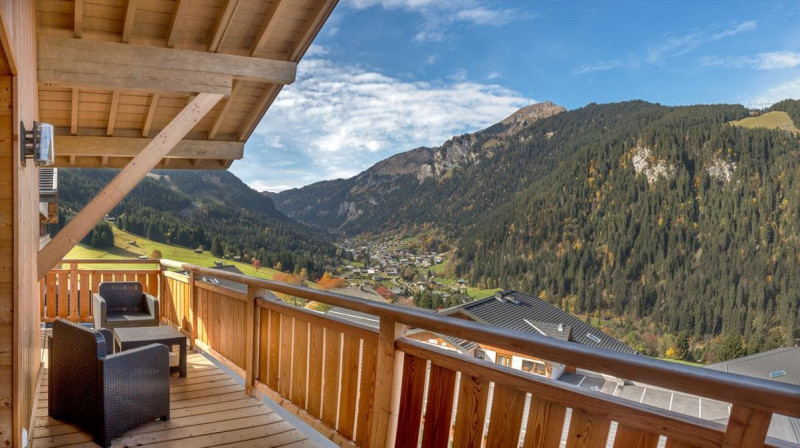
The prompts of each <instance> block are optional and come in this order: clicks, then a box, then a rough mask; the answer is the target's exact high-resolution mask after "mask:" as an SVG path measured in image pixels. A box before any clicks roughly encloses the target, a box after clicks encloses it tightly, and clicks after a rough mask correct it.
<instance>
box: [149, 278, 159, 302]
mask: <svg viewBox="0 0 800 448" xmlns="http://www.w3.org/2000/svg"><path fill="white" fill-rule="evenodd" d="M147 293H148V294H150V295H153V296H156V297H158V274H147Z"/></svg>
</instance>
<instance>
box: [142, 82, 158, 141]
mask: <svg viewBox="0 0 800 448" xmlns="http://www.w3.org/2000/svg"><path fill="white" fill-rule="evenodd" d="M159 97H160V95H159V94H157V93H154V94H153V95H152V96H151V97H150V105H149V107H148V108H147V116H146V117H145V119H144V123H142V137H145V138H147V137H149V136H150V126H152V124H153V117H155V116H156V109H158V99H159Z"/></svg>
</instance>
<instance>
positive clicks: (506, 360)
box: [497, 353, 511, 367]
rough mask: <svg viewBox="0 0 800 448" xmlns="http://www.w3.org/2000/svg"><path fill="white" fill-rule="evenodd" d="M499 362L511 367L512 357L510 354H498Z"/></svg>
mask: <svg viewBox="0 0 800 448" xmlns="http://www.w3.org/2000/svg"><path fill="white" fill-rule="evenodd" d="M497 364H500V365H501V366H506V367H511V357H510V356H508V355H501V354H499V353H498V354H497Z"/></svg>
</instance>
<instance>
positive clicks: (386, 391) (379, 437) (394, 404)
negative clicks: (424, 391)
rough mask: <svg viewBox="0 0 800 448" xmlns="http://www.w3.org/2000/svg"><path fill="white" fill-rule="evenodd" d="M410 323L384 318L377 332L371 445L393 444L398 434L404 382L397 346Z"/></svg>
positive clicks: (400, 355)
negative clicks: (401, 392)
mask: <svg viewBox="0 0 800 448" xmlns="http://www.w3.org/2000/svg"><path fill="white" fill-rule="evenodd" d="M406 331H407V327H406V326H405V325H403V324H398V323H397V322H394V321H392V320H390V319H386V318H381V320H380V330H379V333H378V359H377V362H376V365H375V394H374V398H373V399H374V404H373V406H372V408H373V412H372V420H371V421H370V422H369V429H368V430H367V432H366V433H367V434H369V442H368V443H367V444H366V445H367V446H369V447H384V446H392V445H393V444H394V441H395V439H396V438H397V413H398V411H399V409H400V395H401V394H400V389H401V387H402V383H403V356H402V355H403V354H402V353H401V352H397V351H396V350H395V348H394V344H395V341H397V340H398V339H400V338H402V337H405V335H406Z"/></svg>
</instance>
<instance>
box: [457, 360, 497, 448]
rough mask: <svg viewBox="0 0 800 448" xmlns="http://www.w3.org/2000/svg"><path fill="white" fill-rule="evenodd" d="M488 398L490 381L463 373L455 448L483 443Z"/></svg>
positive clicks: (459, 390)
mask: <svg viewBox="0 0 800 448" xmlns="http://www.w3.org/2000/svg"><path fill="white" fill-rule="evenodd" d="M488 399H489V382H488V381H486V380H483V379H481V378H478V377H474V376H469V375H465V374H463V373H462V374H461V382H460V384H459V387H458V407H457V410H456V426H455V429H454V430H453V448H470V447H475V446H480V445H481V441H482V440H483V426H484V424H485V422H486V404H487V401H488Z"/></svg>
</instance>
